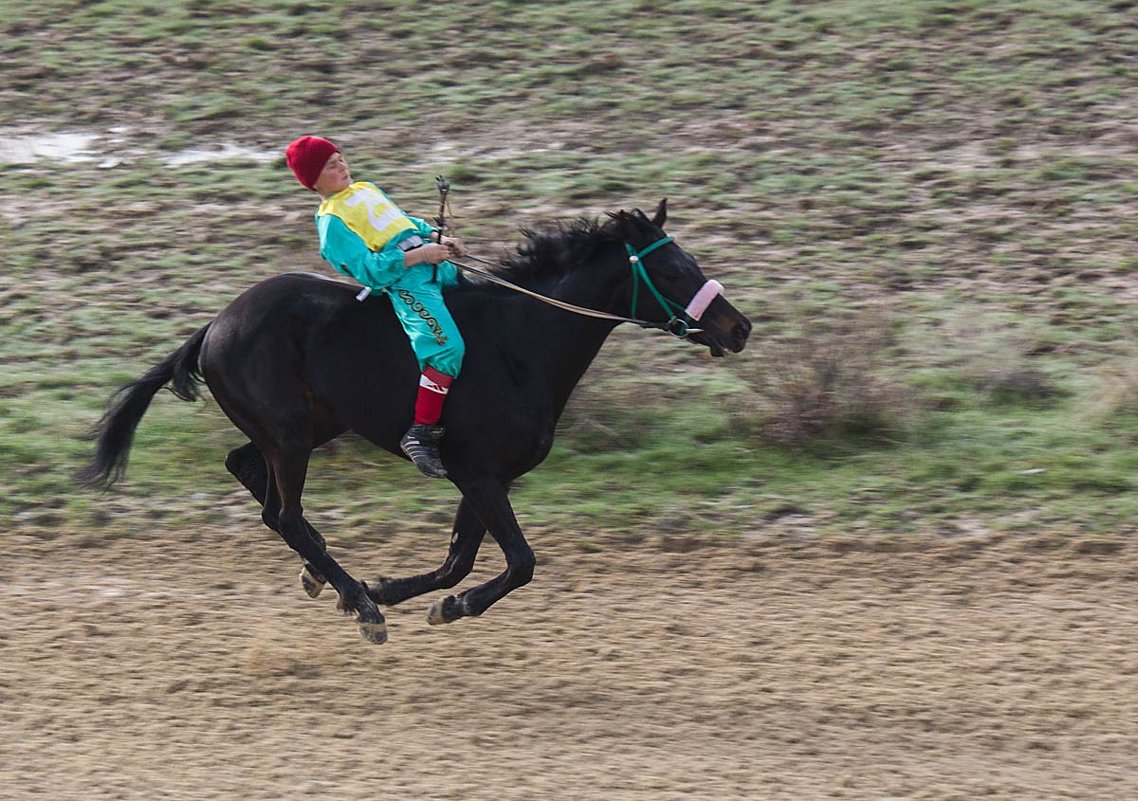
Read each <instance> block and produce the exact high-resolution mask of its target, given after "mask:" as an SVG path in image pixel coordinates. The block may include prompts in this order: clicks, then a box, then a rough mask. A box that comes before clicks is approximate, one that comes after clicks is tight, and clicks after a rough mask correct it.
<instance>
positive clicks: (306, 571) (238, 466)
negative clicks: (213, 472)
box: [225, 442, 328, 598]
mask: <svg viewBox="0 0 1138 801" xmlns="http://www.w3.org/2000/svg"><path fill="white" fill-rule="evenodd" d="M225 466H226V468H227V469H228V470H229V472H230V473H232V474H233V475H234V476H235V477H236V478H237V480H238V481H240V482H241V484H242V485H244V487H245V489H247V490H249V492H250V493H252V495H253V497H254V498H255V499H256V500H257V503H259V504H261V506H262V507H265V505H266V502H267V501H268V500H269V496H268V489H269V468H268V465H266V464H265V457H264V456H262V455H261V451H260V450H258V448H257V446H256V445H254V444H253V443H252V442H249V443H246V444H245V445H242V446H241V447H240V448H235V449H233V450H232V451H230V452H229V455H228V456H227V457H226V458H225ZM275 499H276V495H275V493H274V494H273V500H274V503H273V508H272V509H267V508H266V509H265V513H264V514H262V518H263V519H264V520H265V524H266V525H268V527H269V528H271V529H272V530H273V531H275V532H277V533H278V534H279V533H280V527H279V525H278V523H277V520H278V518H279V517H280V506H279V503H276V502H275ZM304 525H305V527H306V528H307V530H308V536H310V537H312V538H313V539H314V540H316V542H317V543H318V544H319V545H320V549H321V550H327V547H328V546H327V545H326V544H325V542H324V537H322V536H321V535H320V532H319V531H317V530H316V529H315V528H313V527H312V525H311V524H309V522H308V521H307V520H306V521H304ZM300 583H301V585H303V587H304V591H305V592H306V593H308V596H309V597H310V598H316V597H317V596H319V595H320V591H321V590H323V589H324V584H325V583H326V579H325V578H324V576H323V575H321V574H320V571H319V570H317V569H316V568H314V567H313V566H312V565H311V564H309V563H308V562H305V563H304V567H303V568H301V570H300Z"/></svg>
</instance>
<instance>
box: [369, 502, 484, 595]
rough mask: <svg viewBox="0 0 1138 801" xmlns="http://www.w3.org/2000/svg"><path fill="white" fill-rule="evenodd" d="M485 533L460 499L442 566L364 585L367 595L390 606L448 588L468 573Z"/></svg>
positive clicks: (465, 503) (471, 510) (467, 506)
mask: <svg viewBox="0 0 1138 801" xmlns="http://www.w3.org/2000/svg"><path fill="white" fill-rule="evenodd" d="M485 534H486V526H484V525H482V521H481V520H479V519H478V515H476V514H474V510H473V509H472V508H471V506H470V504H469V503H468V502H467V501H466V499H465V498H464V499H463V500H462V502H461V503H459V505H458V514H456V515H455V518H454V531H453V533H452V534H451V538H450V551H449V553H447V558H446V561H445V562H443V564H442V566H441V567H439V568H438V569H436V570H432V571H431V572H429V573H423V574H421V575H418V576H410V577H408V578H386V577H384V578H381V579H379V580H378V581H377V582H376V584H375V585H374V586H371V587H368V595H370V596H371V599H372V600H373V601H375V602H376V603H377V604H383V605H384V606H394V605H395V604H397V603H402V602H403V601H406V600H407V599H408V598H414V597H415V596H416V595H422V594H423V593H427V592H434V591H435V590H440V589H449V588H451V587H453V586H454V585H456V584H458V582H460V581H462V580H463V579H464V578H466V577H467V576H468V575H470V571H471V569H473V567H474V557H475V556H477V555H478V546H479V545H481V544H482V537H483V536H484V535H485Z"/></svg>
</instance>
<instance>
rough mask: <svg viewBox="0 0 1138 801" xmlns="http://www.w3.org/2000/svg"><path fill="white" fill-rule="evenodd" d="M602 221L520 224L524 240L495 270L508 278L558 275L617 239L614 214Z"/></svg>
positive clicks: (581, 218)
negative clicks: (537, 227)
mask: <svg viewBox="0 0 1138 801" xmlns="http://www.w3.org/2000/svg"><path fill="white" fill-rule="evenodd" d="M609 217H610V219H609V220H607V221H605V222H604V223H603V224H602V223H600V222H598V221H597V220H596V219H586V218H584V217H580V218H578V219H576V220H574V221H573V222H571V223H557V224H556V225H555V226H553V227H551V228H547V229H544V230H533V229H529V228H523V229H522V234H523V235H524V236H525V241H524V242H522V244H520V245H519V246H518V252H517V254H516V255H514V256H511V257H509V258H507V259H505V260H504V261H503V262H502V269H500V270H497V271H496V272H497V273H498V274H499V275H501V276H502V277H503V278H506V279H508V280H511V281H524V280H525V279H540V278H557V277H559V276H562V275H565V274H566V273H568V272H570V271H572V270H573V269H575V268H577V267H579V266H580V265H581V264H583V263H585V262H588V261H590V260H592V258H593V256H594V255H595V254H596V251H597V248H599V247H600V246H601V245H604V244H606V243H609V242H617V241H619V240H620V236H619V234H618V233H617V215H614V214H610V215H609Z"/></svg>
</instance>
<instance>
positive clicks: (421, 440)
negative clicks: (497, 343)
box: [285, 136, 466, 478]
mask: <svg viewBox="0 0 1138 801" xmlns="http://www.w3.org/2000/svg"><path fill="white" fill-rule="evenodd" d="M285 160H286V161H287V162H288V166H289V168H290V169H291V170H292V171H293V174H294V175H296V178H297V180H298V181H300V183H302V184H303V185H304V186H306V187H308V188H309V189H312V190H314V191H315V192H317V193H318V194H319V195H320V197H321V198H322V200H323V202H322V203H321V204H320V207H319V208H318V209H317V210H316V230H317V231H318V232H319V235H320V255H321V256H323V257H324V259H325V260H327V262H328V263H329V264H331V265H332V266H333V267H334V268H335V269H336V270H338V271H339V272H341V273H344V274H345V275H348V276H351V277H352V278H354V279H355V280H357V281H359V282H360V283H361V284H363V285H364V286H365V287H366V288H367V289H365V290H364V291H363V293H361V300H362V299H363V298H364V297H366V296H367V293H368V292H369V290H370V291H377V292H383V293H384V294H385V295H387V297H388V298H389V299H390V300H391V305H392V306H393V307H394V309H395V316H396V317H397V318H398V319H399V322H400V323H401V324H402V325H403V330H404V331H405V332H406V333H407V336H408V337H409V338H410V340H411V348H412V349H413V350H414V352H415V357H416V358H417V359H418V362H419V369H420V370H421V376H420V378H419V394H418V398H417V399H416V401H415V421H414V424H413V425H412V426H411V428H410V429H409V430H408V431H407V433H406V434H405V435H404V436H403V439H402V440H401V441H400V443H399V444H400V447H401V448H402V449H403V452H404V453H406V454H407V456H408V457H410V458H411V460H412V461H413V462H414V463H415V466H416V467H418V468H419V470H420V472H422V473H423V474H424V475H428V476H431V477H433V478H445V477H446V469H445V468H444V467H443V463H442V458H441V457H440V455H439V444H438V443H439V439H440V438H441V437H442V435H443V428H442V427H441V426H440V425H438V423H439V420H440V419H441V418H442V412H443V404H444V402H445V401H446V396H447V392H448V391H449V390H450V386H451V384H452V383H453V382H454V379H455V378H456V377H457V376H458V373H459V370H460V369H461V367H462V357H463V353H464V352H465V345H464V343H463V340H462V335H461V334H460V333H459V331H458V326H456V325H455V322H454V319H453V318H452V317H451V315H450V312H449V311H448V310H447V307H446V304H445V303H444V302H443V293H442V290H443V287H445V286H453V285H454V284H456V283H457V282H458V269H457V268H456V267H455V266H454V265H453V264H451V263H450V262H448V261H447V258H449V257H451V256H463V255H466V248H465V246H464V245H463V243H462V240H461V239H459V238H458V237H449V236H443V233H442V231H439V230H436V229H434V228H432V227H431V225H430V224H428V223H427V222H425V221H424V220H420V219H418V218H417V217H412V216H410V215H408V214H405V213H404V212H403V211H402V210H401V209H400V208H399V207H398V206H397V205H395V203H394V202H393V201H392V200H391V198H389V197H388V196H387V195H386V194H385V193H384V192H383V191H382V190H381V189H380V188H379V187H377V186H376V185H375V184H372V183H368V182H366V181H357V182H354V183H353V182H352V176H351V173H350V172H349V171H348V162H347V160H346V159H345V158H344V156H343V154H342V153H341V152H340V148H339V147H337V146H336V145H334V144H333V143H331V142H329V141H328V140H327V139H322V138H320V137H317V136H302V137H300V138H299V139H297V140H295V141H293V142H292V143H291V144H289V146H288V148H287V149H286V151H285Z"/></svg>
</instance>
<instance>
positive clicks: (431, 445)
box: [399, 423, 447, 478]
mask: <svg viewBox="0 0 1138 801" xmlns="http://www.w3.org/2000/svg"><path fill="white" fill-rule="evenodd" d="M445 430H446V429H444V428H443V427H442V426H431V425H427V424H426V423H416V424H415V425H413V426H411V428H409V429H407V433H406V434H404V435H403V439H401V440H399V447H400V449H401V450H402V451H403V452H404V453H405V454H407V456H408V458H409V459H410V460H411V461H412V462H414V463H415V467H417V468H419V472H420V473H422V474H423V475H425V476H430V477H431V478H446V477H447V470H446V467H444V466H443V460H442V456H440V455H439V439H441V438H442V435H443V432H444V431H445Z"/></svg>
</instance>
